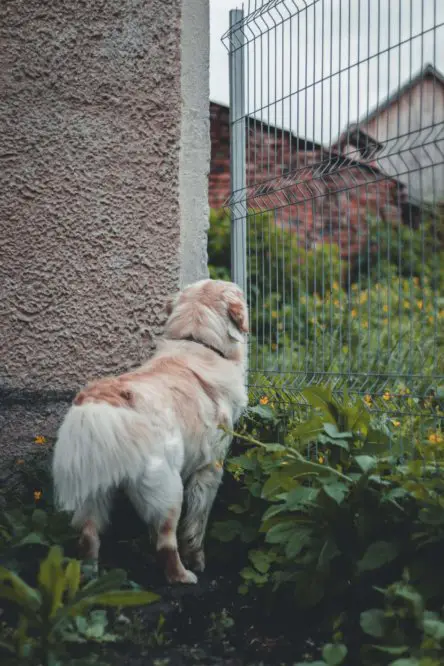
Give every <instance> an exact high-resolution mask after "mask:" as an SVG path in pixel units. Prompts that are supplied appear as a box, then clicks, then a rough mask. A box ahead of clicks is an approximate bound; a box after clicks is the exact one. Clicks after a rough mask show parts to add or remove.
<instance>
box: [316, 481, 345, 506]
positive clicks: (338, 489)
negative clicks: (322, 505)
mask: <svg viewBox="0 0 444 666" xmlns="http://www.w3.org/2000/svg"><path fill="white" fill-rule="evenodd" d="M322 490H323V491H324V493H325V494H326V495H328V497H330V498H331V499H332V500H333V501H335V502H336V504H342V502H343V501H344V499H345V497H346V496H347V494H348V490H349V489H348V487H347V486H346V485H345V483H341V482H339V481H338V482H336V483H325V484H324V485H323V486H322Z"/></svg>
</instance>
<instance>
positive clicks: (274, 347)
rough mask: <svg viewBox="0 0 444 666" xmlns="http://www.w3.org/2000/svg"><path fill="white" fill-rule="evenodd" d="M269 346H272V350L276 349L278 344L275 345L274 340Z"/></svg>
mask: <svg viewBox="0 0 444 666" xmlns="http://www.w3.org/2000/svg"><path fill="white" fill-rule="evenodd" d="M271 348H272V350H273V351H276V349H277V348H278V346H277V344H276V343H275V342H273V343H272V345H271Z"/></svg>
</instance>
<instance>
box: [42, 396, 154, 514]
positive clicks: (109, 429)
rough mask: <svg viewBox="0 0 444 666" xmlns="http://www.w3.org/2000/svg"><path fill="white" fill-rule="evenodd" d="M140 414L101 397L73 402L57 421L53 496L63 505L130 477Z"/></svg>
mask: <svg viewBox="0 0 444 666" xmlns="http://www.w3.org/2000/svg"><path fill="white" fill-rule="evenodd" d="M140 418H141V417H140V415H139V414H138V413H137V412H136V411H134V410H132V409H130V408H126V407H113V406H111V405H108V404H106V403H86V404H83V405H73V406H72V407H71V408H70V410H69V412H68V414H67V415H66V417H65V420H64V421H63V423H62V425H61V427H60V430H59V433H58V438H57V442H56V445H55V449H54V458H53V478H54V491H55V500H56V504H57V506H58V507H59V508H61V509H63V510H65V511H76V510H79V509H82V507H83V506H84V504H85V502H87V501H88V499H94V498H96V497H97V496H99V495H102V494H104V493H107V492H108V491H109V490H111V489H112V488H115V487H117V486H118V485H120V484H121V483H122V481H124V480H125V479H128V478H136V477H137V476H138V474H139V473H140V470H141V469H142V465H143V453H142V451H143V447H142V446H141V441H140V435H141V434H142V433H143V428H140V422H139V421H140Z"/></svg>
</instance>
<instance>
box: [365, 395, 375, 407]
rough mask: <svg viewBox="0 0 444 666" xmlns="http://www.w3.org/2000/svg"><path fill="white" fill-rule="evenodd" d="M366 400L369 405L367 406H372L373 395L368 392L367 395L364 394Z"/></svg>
mask: <svg viewBox="0 0 444 666" xmlns="http://www.w3.org/2000/svg"><path fill="white" fill-rule="evenodd" d="M364 402H365V404H366V405H367V407H370V405H371V404H372V402H373V401H372V396H371V395H369V394H368V393H367V395H365V396H364Z"/></svg>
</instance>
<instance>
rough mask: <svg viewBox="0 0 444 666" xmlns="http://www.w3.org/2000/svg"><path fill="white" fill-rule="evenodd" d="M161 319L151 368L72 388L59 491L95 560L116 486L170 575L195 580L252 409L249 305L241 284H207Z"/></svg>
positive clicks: (60, 451) (56, 471)
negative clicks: (236, 439) (234, 446)
mask: <svg viewBox="0 0 444 666" xmlns="http://www.w3.org/2000/svg"><path fill="white" fill-rule="evenodd" d="M166 314H167V321H166V324H165V329H164V333H163V336H162V337H161V338H160V340H159V342H158V346H157V349H156V352H155V354H154V355H153V356H152V358H151V359H150V360H149V361H148V362H147V363H145V364H144V365H142V366H141V367H139V368H137V369H136V370H133V371H131V372H127V373H126V374H123V375H120V376H116V377H107V378H103V379H99V380H98V381H95V382H93V383H91V384H89V385H88V386H86V388H84V389H83V390H81V391H80V392H79V393H78V394H77V395H76V397H75V399H74V401H73V404H72V405H71V407H70V409H69V411H68V413H67V414H66V416H65V418H64V420H63V422H62V424H61V426H60V429H59V432H58V436H57V441H56V444H55V448H54V457H53V465H52V471H53V481H54V491H55V498H56V503H57V505H58V507H59V508H60V509H62V510H64V511H69V512H73V513H74V516H73V519H72V525H73V526H74V527H75V528H76V529H78V530H79V531H80V534H81V536H80V542H79V543H80V545H81V546H82V548H83V551H84V556H85V557H86V558H88V559H92V560H93V561H94V562H95V563H96V564H97V562H98V558H99V549H100V536H99V535H100V533H101V532H102V531H103V530H104V528H105V527H106V525H107V522H108V518H109V510H110V504H111V501H112V498H113V494H114V492H113V491H115V490H117V489H118V488H120V489H123V490H124V492H125V493H126V494H127V496H128V497H129V499H130V501H131V503H132V504H133V506H134V507H135V509H136V511H137V512H138V513H139V515H140V516H141V518H142V519H143V520H144V521H145V523H146V524H147V525H148V526H149V527H150V530H151V533H152V534H153V536H154V540H155V542H156V551H157V554H158V557H159V560H160V561H161V563H162V566H163V568H164V571H165V575H166V578H167V580H168V582H169V583H176V582H177V583H196V582H197V576H196V574H195V573H194V572H200V571H203V570H204V567H205V557H204V549H203V543H204V536H205V531H206V527H207V522H208V518H209V514H210V511H211V507H212V504H213V501H214V499H215V497H216V494H217V491H218V487H219V485H220V482H221V480H222V473H223V460H224V458H225V456H226V453H227V450H228V448H229V445H230V443H231V439H232V438H231V436H230V434H229V431H231V430H232V428H233V427H234V425H235V423H236V422H237V421H238V419H239V418H240V416H241V414H242V412H243V410H244V409H245V407H246V405H247V393H246V388H245V355H246V351H245V349H246V335H247V333H248V311H247V305H246V302H245V299H244V296H243V293H242V291H241V290H240V288H239V287H238V286H237V285H235V284H234V283H232V282H224V281H221V280H209V279H208V280H201V281H199V282H196V283H194V284H192V285H190V286H188V287H186V288H185V289H184V290H183V291H180V292H178V293H177V294H175V295H174V296H172V297H170V298H169V299H168V301H167V304H166ZM220 426H225V428H221V427H220ZM227 431H228V432H227ZM182 507H183V510H182ZM179 519H181V522H180V529H179V531H178V527H179ZM183 562H185V564H186V565H187V566H188V568H186V567H185V565H184V563H183Z"/></svg>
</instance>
